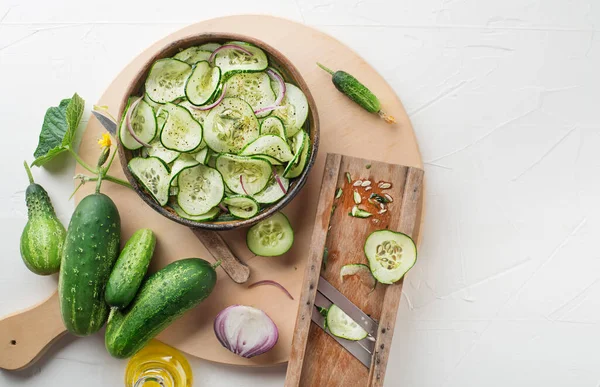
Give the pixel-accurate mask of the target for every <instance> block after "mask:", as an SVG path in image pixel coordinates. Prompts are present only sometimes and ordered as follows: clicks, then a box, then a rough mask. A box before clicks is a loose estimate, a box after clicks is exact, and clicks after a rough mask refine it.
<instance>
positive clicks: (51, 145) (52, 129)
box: [32, 93, 85, 167]
mask: <svg viewBox="0 0 600 387" xmlns="http://www.w3.org/2000/svg"><path fill="white" fill-rule="evenodd" d="M84 106H85V101H84V100H83V99H82V98H81V97H80V96H79V95H77V93H75V94H74V95H73V97H71V98H67V99H63V100H62V101H60V104H59V105H58V106H53V107H51V108H48V110H47V111H46V115H45V116H44V124H43V125H42V131H41V132H40V139H39V141H38V146H37V149H36V150H35V152H34V153H33V156H34V157H35V161H34V162H33V163H32V165H35V166H38V167H40V166H42V165H44V164H46V163H47V162H48V161H50V160H52V159H53V158H54V157H56V156H58V155H59V154H61V153H63V152H65V151H67V150H68V148H69V147H71V145H72V143H73V139H74V138H75V132H76V131H77V127H78V126H79V122H80V121H81V116H82V115H83V108H84Z"/></svg>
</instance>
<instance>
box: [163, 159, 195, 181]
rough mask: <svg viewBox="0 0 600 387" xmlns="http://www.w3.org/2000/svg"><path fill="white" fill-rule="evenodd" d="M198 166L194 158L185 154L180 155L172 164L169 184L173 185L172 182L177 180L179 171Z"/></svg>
mask: <svg viewBox="0 0 600 387" xmlns="http://www.w3.org/2000/svg"><path fill="white" fill-rule="evenodd" d="M198 164H200V162H199V161H198V160H196V159H195V158H194V156H192V155H190V154H186V153H181V154H180V155H179V157H177V160H175V162H173V166H172V167H171V175H170V176H171V178H170V180H169V184H170V185H173V182H174V181H176V180H177V176H178V175H179V173H180V172H181V171H183V170H184V169H186V168H190V167H195V166H196V165H198Z"/></svg>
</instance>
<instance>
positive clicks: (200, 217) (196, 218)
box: [171, 203, 221, 222]
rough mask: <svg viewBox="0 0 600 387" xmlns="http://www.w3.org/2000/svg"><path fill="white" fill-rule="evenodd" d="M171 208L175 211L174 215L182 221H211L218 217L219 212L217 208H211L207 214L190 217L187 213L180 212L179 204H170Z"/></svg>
mask: <svg viewBox="0 0 600 387" xmlns="http://www.w3.org/2000/svg"><path fill="white" fill-rule="evenodd" d="M171 207H173V210H175V213H176V214H177V215H179V216H181V217H182V218H184V219H189V220H194V221H196V222H203V221H207V220H213V219H214V218H216V217H217V216H219V213H220V212H221V211H220V210H219V207H213V208H211V209H210V210H208V212H206V213H204V214H202V215H190V214H188V213H187V212H185V211H184V210H182V209H181V207H179V204H177V203H171Z"/></svg>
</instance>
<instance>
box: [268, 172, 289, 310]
mask: <svg viewBox="0 0 600 387" xmlns="http://www.w3.org/2000/svg"><path fill="white" fill-rule="evenodd" d="M272 171H273V176H274V177H275V181H277V184H279V188H281V191H282V192H283V194H284V195H285V194H287V191H286V190H285V187H284V186H283V183H282V182H281V179H280V178H279V175H278V174H277V172H275V168H273V169H272ZM292 300H293V298H292Z"/></svg>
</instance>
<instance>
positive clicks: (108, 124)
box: [92, 110, 117, 136]
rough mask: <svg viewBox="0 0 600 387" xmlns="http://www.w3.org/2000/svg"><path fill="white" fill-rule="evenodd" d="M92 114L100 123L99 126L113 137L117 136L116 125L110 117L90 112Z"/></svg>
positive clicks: (93, 111)
mask: <svg viewBox="0 0 600 387" xmlns="http://www.w3.org/2000/svg"><path fill="white" fill-rule="evenodd" d="M92 114H93V115H94V117H96V118H97V119H98V121H100V124H101V125H102V126H103V127H104V129H106V130H107V131H108V132H109V133H110V134H112V135H113V136H116V135H117V123H116V122H115V121H114V120H113V119H112V118H110V117H107V116H105V115H104V114H102V113H100V112H97V111H95V110H92Z"/></svg>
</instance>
